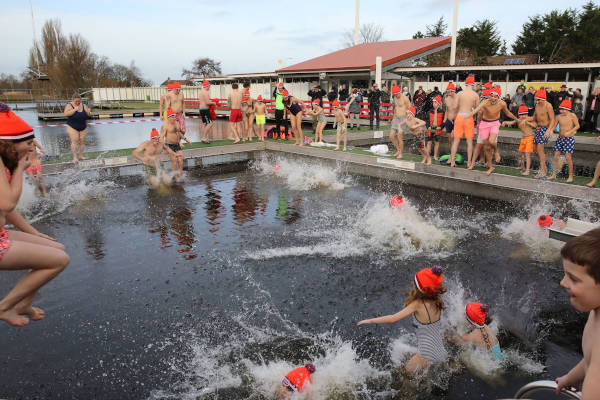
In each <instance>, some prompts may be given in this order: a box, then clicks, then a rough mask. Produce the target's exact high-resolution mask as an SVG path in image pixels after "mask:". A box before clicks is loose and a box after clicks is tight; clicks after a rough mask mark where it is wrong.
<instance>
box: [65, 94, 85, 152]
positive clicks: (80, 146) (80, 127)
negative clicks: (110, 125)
mask: <svg viewBox="0 0 600 400" xmlns="http://www.w3.org/2000/svg"><path fill="white" fill-rule="evenodd" d="M64 114H65V116H66V117H67V133H68V134H69V137H70V138H71V152H73V162H74V163H77V162H79V159H81V160H85V157H84V156H83V151H84V150H85V130H86V128H87V122H86V120H87V119H88V118H89V117H91V116H92V112H91V111H90V109H89V107H88V106H86V105H84V104H81V96H79V95H78V94H77V93H75V94H74V95H73V100H72V101H71V102H70V103H67V105H66V106H65V111H64ZM78 154H79V158H78V157H77V155H78Z"/></svg>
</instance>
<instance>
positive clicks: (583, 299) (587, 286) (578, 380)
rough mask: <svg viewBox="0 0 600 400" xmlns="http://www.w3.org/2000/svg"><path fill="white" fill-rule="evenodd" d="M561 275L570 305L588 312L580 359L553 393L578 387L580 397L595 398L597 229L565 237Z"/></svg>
mask: <svg viewBox="0 0 600 400" xmlns="http://www.w3.org/2000/svg"><path fill="white" fill-rule="evenodd" d="M560 255H561V256H562V261H563V270H564V272H565V275H564V277H563V279H562V280H561V281H560V286H562V287H563V288H564V289H565V290H566V291H567V293H568V294H569V296H570V301H571V305H572V306H573V308H575V310H577V311H579V312H584V313H588V319H587V323H586V324H585V328H584V329H583V337H582V341H581V344H582V346H581V347H582V350H583V358H582V360H581V361H580V362H579V363H578V364H577V365H575V366H574V367H573V369H571V370H570V371H569V373H567V374H566V375H563V376H561V377H560V378H557V379H556V383H557V388H556V391H557V394H558V393H560V391H561V390H562V389H564V388H568V387H572V386H574V387H579V388H581V395H582V396H581V399H582V400H588V399H597V398H598V393H600V228H598V229H593V230H591V231H588V232H586V233H584V234H583V235H581V236H577V237H575V238H573V239H571V240H569V241H568V242H567V243H566V244H565V245H564V246H563V248H562V249H561V251H560Z"/></svg>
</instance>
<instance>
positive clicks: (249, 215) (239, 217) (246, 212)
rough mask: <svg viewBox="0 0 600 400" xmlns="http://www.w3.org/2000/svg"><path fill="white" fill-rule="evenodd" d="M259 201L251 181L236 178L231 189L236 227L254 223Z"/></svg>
mask: <svg viewBox="0 0 600 400" xmlns="http://www.w3.org/2000/svg"><path fill="white" fill-rule="evenodd" d="M260 203H261V200H259V199H258V196H257V195H256V189H255V185H254V181H253V180H248V179H247V178H245V179H244V178H241V177H240V178H237V179H236V181H235V186H234V187H233V206H232V208H233V218H234V220H235V223H236V225H243V224H245V223H246V222H250V221H254V217H255V216H256V212H257V210H258V209H259V208H261V207H259V206H260ZM265 207H266V206H265Z"/></svg>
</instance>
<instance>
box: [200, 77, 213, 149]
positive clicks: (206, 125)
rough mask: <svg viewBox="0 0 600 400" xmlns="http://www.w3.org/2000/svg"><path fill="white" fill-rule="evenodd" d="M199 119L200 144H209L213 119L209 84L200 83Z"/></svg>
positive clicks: (205, 81) (205, 82)
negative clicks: (200, 122)
mask: <svg viewBox="0 0 600 400" xmlns="http://www.w3.org/2000/svg"><path fill="white" fill-rule="evenodd" d="M198 100H199V102H200V119H201V120H202V140H201V141H202V143H210V134H211V131H212V128H213V118H212V115H211V114H210V106H211V105H214V104H215V103H214V102H212V101H211V100H210V82H209V81H207V80H204V82H202V90H201V91H200V97H199V99H198Z"/></svg>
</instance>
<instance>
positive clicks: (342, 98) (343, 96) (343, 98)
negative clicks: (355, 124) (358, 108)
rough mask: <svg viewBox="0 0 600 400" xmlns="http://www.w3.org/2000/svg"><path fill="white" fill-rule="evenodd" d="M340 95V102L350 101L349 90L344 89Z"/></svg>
mask: <svg viewBox="0 0 600 400" xmlns="http://www.w3.org/2000/svg"><path fill="white" fill-rule="evenodd" d="M338 94H339V95H340V101H346V100H348V89H342V90H340V91H339V93H338Z"/></svg>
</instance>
